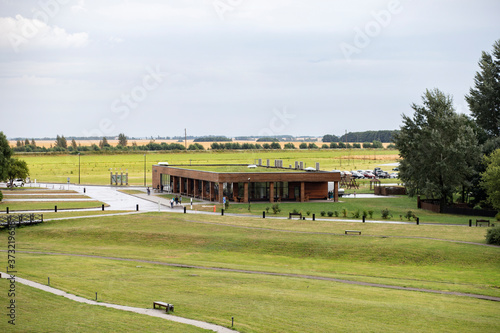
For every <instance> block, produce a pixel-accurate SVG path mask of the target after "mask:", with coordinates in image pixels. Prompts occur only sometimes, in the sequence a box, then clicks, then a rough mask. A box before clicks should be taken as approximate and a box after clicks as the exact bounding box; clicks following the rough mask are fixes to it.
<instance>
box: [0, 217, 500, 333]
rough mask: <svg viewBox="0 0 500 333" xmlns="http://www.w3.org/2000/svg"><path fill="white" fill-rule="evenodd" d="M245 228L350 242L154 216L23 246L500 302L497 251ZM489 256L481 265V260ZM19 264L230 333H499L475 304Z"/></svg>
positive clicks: (106, 220) (304, 226) (139, 270)
mask: <svg viewBox="0 0 500 333" xmlns="http://www.w3.org/2000/svg"><path fill="white" fill-rule="evenodd" d="M191 221H194V222H191ZM196 221H198V222H196ZM207 222H208V223H207ZM210 223H218V224H210ZM227 224H231V225H239V226H240V227H235V226H229V225H227ZM351 224H352V223H351ZM241 226H251V227H264V228H271V229H272V228H276V229H288V230H308V231H311V232H314V231H322V232H325V231H326V232H332V233H339V234H340V233H343V230H345V229H346V228H347V227H350V226H349V223H339V222H334V223H332V222H318V223H316V222H312V221H300V222H299V221H293V222H291V221H287V220H269V219H266V220H262V219H256V218H231V217H219V216H203V217H202V216H192V215H170V214H158V213H152V214H147V215H134V216H130V217H127V218H122V217H102V218H99V219H82V220H70V221H58V222H53V223H47V224H45V225H40V226H36V227H30V228H22V229H19V230H18V233H17V239H18V244H19V249H23V250H41V251H58V252H68V253H71V252H76V253H88V254H98V255H105V256H116V257H126V258H143V259H148V260H156V261H163V262H174V263H185V264H195V265H205V266H215V267H230V268H240V269H255V270H262V271H271V272H284V273H302V274H311V275H319V276H328V277H337V278H345V279H350V280H359V281H367V282H376V283H385V284H395V285H401V286H412V287H423V288H431V289H432V288H433V289H437V290H451V291H461V292H473V293H480V294H488V295H496V296H500V292H499V288H498V287H499V286H500V274H499V273H500V272H499V268H498V267H500V265H499V264H500V261H499V256H498V253H499V249H498V248H491V247H479V246H477V245H467V244H455V243H448V242H442V241H431V240H421V239H418V240H417V239H399V238H382V237H356V236H351V237H345V236H336V235H323V234H319V235H315V234H300V233H299V234H296V233H283V232H278V231H272V230H259V229H246V228H241ZM356 226H357V227H359V228H360V229H361V230H362V231H363V235H372V236H376V235H379V236H380V235H394V236H398V235H399V236H406V235H425V236H427V237H440V236H443V237H445V236H446V237H448V238H451V239H454V238H459V239H464V240H467V241H478V240H480V239H481V238H482V237H484V231H485V230H484V229H479V228H464V227H447V226H418V227H417V226H414V225H411V226H407V225H380V224H356ZM0 237H2V236H1V234H0ZM478 255H479V256H480V258H481V260H477V259H478ZM19 257H20V259H19V269H20V272H22V273H21V275H22V276H23V277H26V278H29V279H33V280H35V281H38V282H41V283H45V282H46V281H47V277H48V276H50V277H51V283H52V284H53V285H54V286H56V287H60V288H62V289H64V290H67V291H70V292H72V293H76V294H78V295H80V296H84V297H87V298H92V297H93V295H94V293H95V292H96V291H98V292H99V295H101V296H100V297H102V300H103V301H107V302H113V303H119V304H127V305H134V306H139V307H148V306H149V303H150V302H151V300H152V299H157V298H161V299H162V300H165V301H168V302H172V303H174V304H176V313H177V314H179V315H182V316H187V317H191V318H195V319H201V320H206V321H210V322H214V323H218V324H222V325H228V321H229V319H230V317H231V316H234V317H235V318H236V323H237V326H236V328H237V329H240V330H242V331H244V332H268V331H282V332H305V331H310V329H311V325H314V326H313V327H314V329H315V330H316V331H332V330H333V331H339V330H340V331H352V330H371V331H374V332H382V331H398V330H399V331H401V330H404V331H410V332H411V331H414V332H417V331H421V330H422V327H425V330H426V331H431V332H432V331H435V332H442V331H453V330H458V331H471V332H472V331H481V332H488V331H492V332H493V331H497V330H498V329H500V323H499V322H498V320H496V319H494V317H495V316H498V315H499V314H500V308H499V307H498V304H496V303H492V302H488V301H478V300H474V299H469V298H464V297H454V296H445V295H430V294H424V293H417V292H403V291H396V290H386V289H380V288H370V287H361V286H352V285H346V284H339V283H334V282H328V281H315V280H306V279H299V278H289V277H279V276H264V275H248V274H241V273H228V272H216V271H207V270H200V269H183V268H177V267H166V266H161V265H154V264H148V263H141V262H121V261H110V260H104V259H94V258H82V257H69V256H46V255H35V254H21V253H19ZM298 313H300V314H301V315H300V316H297V314H298ZM354 319H355V320H354Z"/></svg>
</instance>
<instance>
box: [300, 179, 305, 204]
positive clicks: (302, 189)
mask: <svg viewBox="0 0 500 333" xmlns="http://www.w3.org/2000/svg"><path fill="white" fill-rule="evenodd" d="M305 192H306V184H305V183H304V182H300V202H304V201H306V193H305Z"/></svg>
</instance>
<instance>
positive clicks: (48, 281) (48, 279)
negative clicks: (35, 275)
mask: <svg viewBox="0 0 500 333" xmlns="http://www.w3.org/2000/svg"><path fill="white" fill-rule="evenodd" d="M47 285H48V286H50V277H48V278H47Z"/></svg>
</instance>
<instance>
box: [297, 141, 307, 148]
mask: <svg viewBox="0 0 500 333" xmlns="http://www.w3.org/2000/svg"><path fill="white" fill-rule="evenodd" d="M299 148H300V149H307V143H305V142H302V143H301V144H300V145H299Z"/></svg>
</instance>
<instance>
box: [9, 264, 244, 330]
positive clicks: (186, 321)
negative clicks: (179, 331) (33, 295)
mask: <svg viewBox="0 0 500 333" xmlns="http://www.w3.org/2000/svg"><path fill="white" fill-rule="evenodd" d="M0 274H1V275H2V278H5V279H8V278H9V276H8V275H7V274H6V273H3V272H0ZM15 280H16V283H21V284H24V285H27V286H30V287H33V288H37V289H40V290H43V291H46V292H49V293H52V294H55V295H59V296H63V297H65V298H68V299H70V300H73V301H76V302H80V303H85V304H90V305H99V306H104V307H107V308H113V309H117V310H122V311H129V312H135V313H139V314H143V315H147V316H151V317H158V318H163V319H166V320H170V321H175V322H178V323H181V324H186V325H192V326H196V327H200V328H203V329H206V330H211V331H214V332H220V333H235V332H237V331H234V330H231V329H229V328H226V327H223V326H219V325H214V324H210V323H206V322H203V321H199V320H193V319H187V318H183V317H178V316H173V315H169V314H166V313H165V312H164V311H163V310H154V309H143V308H136V307H132V306H125V305H118V304H111V303H101V302H96V301H91V300H88V299H86V298H83V297H80V296H76V295H73V294H68V293H67V292H65V291H62V290H60V289H56V288H52V287H49V286H46V285H43V284H40V283H37V282H33V281H30V280H26V279H23V278H20V277H16V278H15ZM151 303H153V302H151Z"/></svg>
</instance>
